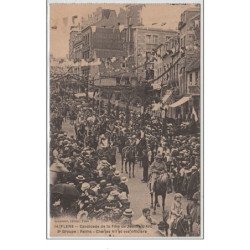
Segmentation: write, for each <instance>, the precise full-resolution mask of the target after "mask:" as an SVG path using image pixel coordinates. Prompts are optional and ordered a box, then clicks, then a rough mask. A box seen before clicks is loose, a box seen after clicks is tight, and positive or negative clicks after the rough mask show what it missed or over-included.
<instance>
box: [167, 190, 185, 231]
mask: <svg viewBox="0 0 250 250" xmlns="http://www.w3.org/2000/svg"><path fill="white" fill-rule="evenodd" d="M182 197H183V196H182V194H180V193H176V194H175V195H174V201H173V203H172V205H171V209H170V216H169V218H168V220H167V223H168V225H169V230H172V228H175V229H176V226H177V223H178V221H179V219H181V218H182V217H183V207H182V203H181V198H182ZM168 235H171V232H169V233H168Z"/></svg>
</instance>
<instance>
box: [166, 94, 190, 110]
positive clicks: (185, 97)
mask: <svg viewBox="0 0 250 250" xmlns="http://www.w3.org/2000/svg"><path fill="white" fill-rule="evenodd" d="M190 98H191V97H190V96H184V97H182V98H181V99H180V100H178V101H177V102H174V103H172V104H170V105H169V107H171V108H176V107H178V106H180V105H182V104H184V103H185V102H187V101H189V100H190Z"/></svg>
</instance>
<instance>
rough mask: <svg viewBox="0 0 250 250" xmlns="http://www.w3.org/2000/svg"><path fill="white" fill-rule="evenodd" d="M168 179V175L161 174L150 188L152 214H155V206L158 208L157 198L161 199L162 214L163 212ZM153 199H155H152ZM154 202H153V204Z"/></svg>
mask: <svg viewBox="0 0 250 250" xmlns="http://www.w3.org/2000/svg"><path fill="white" fill-rule="evenodd" d="M170 181H171V180H170V177H169V174H168V173H163V174H161V175H160V176H159V177H158V178H157V179H156V180H155V183H154V187H152V189H153V192H151V208H154V212H153V214H156V206H159V203H158V196H159V195H160V196H161V197H162V212H163V213H164V211H165V199H166V194H167V191H168V187H169V182H170ZM154 198H155V199H154ZM153 201H154V202H153Z"/></svg>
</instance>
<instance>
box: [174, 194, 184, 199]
mask: <svg viewBox="0 0 250 250" xmlns="http://www.w3.org/2000/svg"><path fill="white" fill-rule="evenodd" d="M182 197H183V196H182V194H180V193H176V194H175V195H174V199H175V200H176V199H177V198H182Z"/></svg>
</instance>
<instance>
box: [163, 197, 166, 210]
mask: <svg viewBox="0 0 250 250" xmlns="http://www.w3.org/2000/svg"><path fill="white" fill-rule="evenodd" d="M165 199H166V193H165V194H163V195H162V212H164V211H165Z"/></svg>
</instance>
